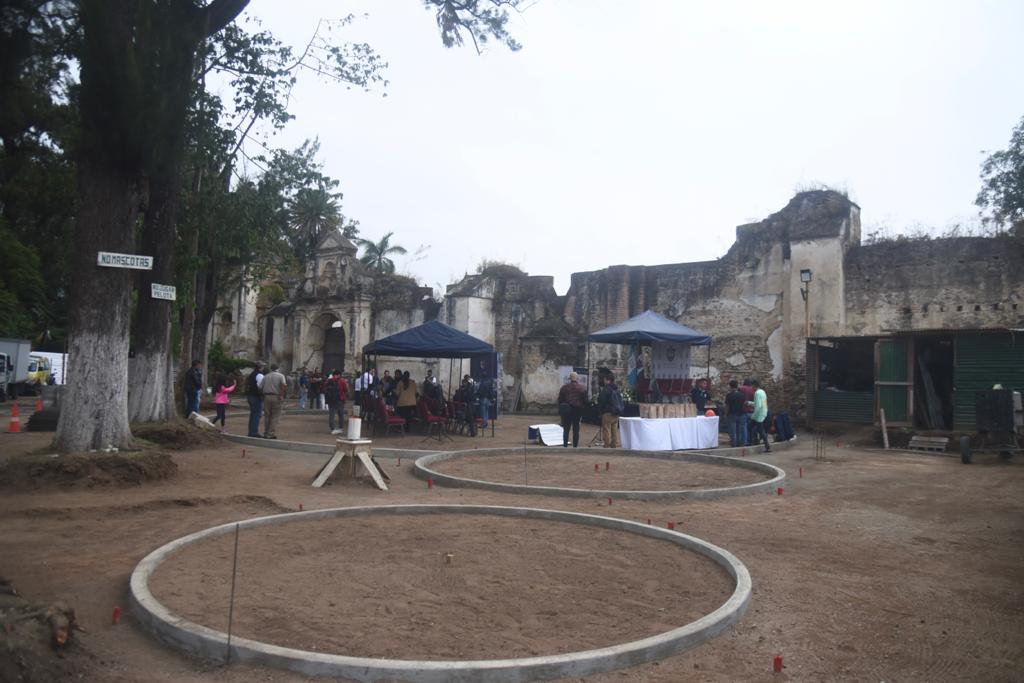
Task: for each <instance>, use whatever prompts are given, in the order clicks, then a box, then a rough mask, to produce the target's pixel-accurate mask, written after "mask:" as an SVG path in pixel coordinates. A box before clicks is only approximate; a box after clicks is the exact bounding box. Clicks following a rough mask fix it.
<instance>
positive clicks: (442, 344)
mask: <svg viewBox="0 0 1024 683" xmlns="http://www.w3.org/2000/svg"><path fill="white" fill-rule="evenodd" d="M493 352H494V347H493V346H491V345H490V344H488V343H487V342H485V341H483V340H482V339H477V338H476V337H473V336H471V335H468V334H466V333H465V332H459V331H458V330H457V329H455V328H454V327H451V326H449V325H445V324H444V323H443V322H441V321H439V320H431V321H430V322H426V323H423V324H422V325H418V326H416V327H413V328H412V329H408V330H406V331H404V332H399V333H398V334H393V335H391V336H390V337H384V338H383V339H378V340H377V341H375V342H371V343H369V344H367V345H366V346H364V347H363V353H364V354H365V355H367V356H370V355H374V356H399V357H403V358H471V357H472V356H477V355H479V354H481V353H493Z"/></svg>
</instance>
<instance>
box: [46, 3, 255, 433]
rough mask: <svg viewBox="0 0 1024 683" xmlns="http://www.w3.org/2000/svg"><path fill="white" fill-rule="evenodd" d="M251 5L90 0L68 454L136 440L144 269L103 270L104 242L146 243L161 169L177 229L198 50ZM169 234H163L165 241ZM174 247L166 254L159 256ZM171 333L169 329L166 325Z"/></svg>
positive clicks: (114, 246)
mask: <svg viewBox="0 0 1024 683" xmlns="http://www.w3.org/2000/svg"><path fill="white" fill-rule="evenodd" d="M247 4H248V0H212V2H210V3H209V4H207V5H205V6H199V5H196V4H194V3H192V2H162V1H158V0H79V2H78V9H79V16H80V19H81V25H82V47H81V50H80V54H79V61H80V78H81V85H80V87H79V96H78V102H77V104H78V111H79V114H80V116H81V131H80V135H79V139H78V142H77V148H76V150H75V154H76V157H77V160H78V167H77V170H78V199H79V209H78V217H77V221H76V225H75V235H74V247H75V249H74V256H73V261H72V269H71V307H70V315H69V325H70V328H71V341H70V344H69V345H68V351H69V366H70V367H69V369H68V376H69V378H70V381H69V383H68V387H67V396H66V400H65V401H64V403H63V405H62V409H61V414H60V421H59V423H58V425H57V438H56V445H57V447H58V448H59V449H60V450H61V451H65V452H68V451H72V452H73V451H88V450H92V449H99V448H103V447H105V446H108V445H113V446H117V447H128V446H130V445H131V442H132V437H131V430H130V428H129V420H128V381H127V380H128V345H129V322H130V317H131V308H132V305H131V304H132V300H131V293H132V284H133V282H132V281H133V278H132V275H131V272H130V271H128V270H125V269H121V268H97V267H96V251H97V250H100V251H113V252H120V253H133V252H135V230H136V222H137V220H138V217H139V212H140V209H141V205H142V200H143V198H144V196H145V193H146V191H147V190H148V189H149V188H148V187H147V185H146V178H147V174H148V173H149V172H157V173H159V174H160V175H161V178H160V180H159V183H160V188H159V191H161V192H166V193H167V195H168V197H169V199H167V201H168V202H170V203H169V204H165V205H163V206H162V207H161V212H162V215H161V216H159V217H156V218H155V219H154V220H155V221H157V222H158V223H159V227H158V228H154V229H155V230H161V231H163V230H173V228H174V216H173V210H174V206H175V205H174V203H173V202H175V201H176V199H177V195H176V194H174V193H173V192H172V191H170V190H169V189H168V186H169V185H170V184H171V183H172V182H173V181H172V180H171V179H172V178H174V176H175V172H176V169H178V167H179V165H180V161H181V157H182V155H183V154H184V145H183V132H184V127H185V122H186V112H187V111H188V105H189V101H190V97H191V95H192V92H193V88H192V84H193V76H194V73H193V69H194V65H195V55H196V51H197V49H198V47H199V45H200V44H202V42H203V41H204V40H206V38H207V37H208V36H211V35H214V34H216V33H217V32H219V31H220V30H222V29H223V28H224V27H225V26H227V25H228V24H229V23H231V22H232V21H234V19H235V17H237V16H238V14H239V13H240V12H241V11H242V10H243V9H244V8H245V6H246V5H247ZM165 239H166V236H165V235H163V234H156V235H154V240H155V242H159V243H160V244H164V243H165V242H164V240H165ZM172 244H173V242H172ZM168 253H169V252H168V251H164V252H163V254H155V256H157V259H156V260H157V261H158V262H161V261H162V259H161V258H160V257H161V256H164V257H166V255H167V254H168ZM161 270H162V269H161ZM162 275H163V273H162V272H161V273H160V274H158V277H161V276H162ZM167 314H168V315H169V311H168V313H167ZM154 318H155V319H160V318H161V316H159V315H157V316H154ZM167 333H169V328H168V330H167ZM159 334H160V335H161V338H162V337H163V336H164V330H160V331H159ZM168 345H169V341H168ZM167 351H169V348H168V349H167Z"/></svg>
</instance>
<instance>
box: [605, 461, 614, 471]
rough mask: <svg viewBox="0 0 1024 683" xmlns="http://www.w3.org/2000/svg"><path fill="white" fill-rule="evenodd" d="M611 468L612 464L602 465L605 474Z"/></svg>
mask: <svg viewBox="0 0 1024 683" xmlns="http://www.w3.org/2000/svg"><path fill="white" fill-rule="evenodd" d="M611 468H612V464H611V463H610V462H606V463H605V464H604V471H605V472H607V471H608V470H610V469H611Z"/></svg>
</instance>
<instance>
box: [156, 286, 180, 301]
mask: <svg viewBox="0 0 1024 683" xmlns="http://www.w3.org/2000/svg"><path fill="white" fill-rule="evenodd" d="M150 292H151V293H152V295H153V298H154V299H167V300H168V301H174V300H175V299H176V298H177V295H178V290H177V289H175V287H174V285H158V284H157V283H155V282H152V283H150Z"/></svg>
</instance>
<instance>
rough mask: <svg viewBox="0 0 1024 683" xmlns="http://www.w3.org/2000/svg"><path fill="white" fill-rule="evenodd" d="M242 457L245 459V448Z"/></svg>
mask: <svg viewBox="0 0 1024 683" xmlns="http://www.w3.org/2000/svg"><path fill="white" fill-rule="evenodd" d="M242 457H243V458H244V457H245V449H244V448H243V449H242Z"/></svg>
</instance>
